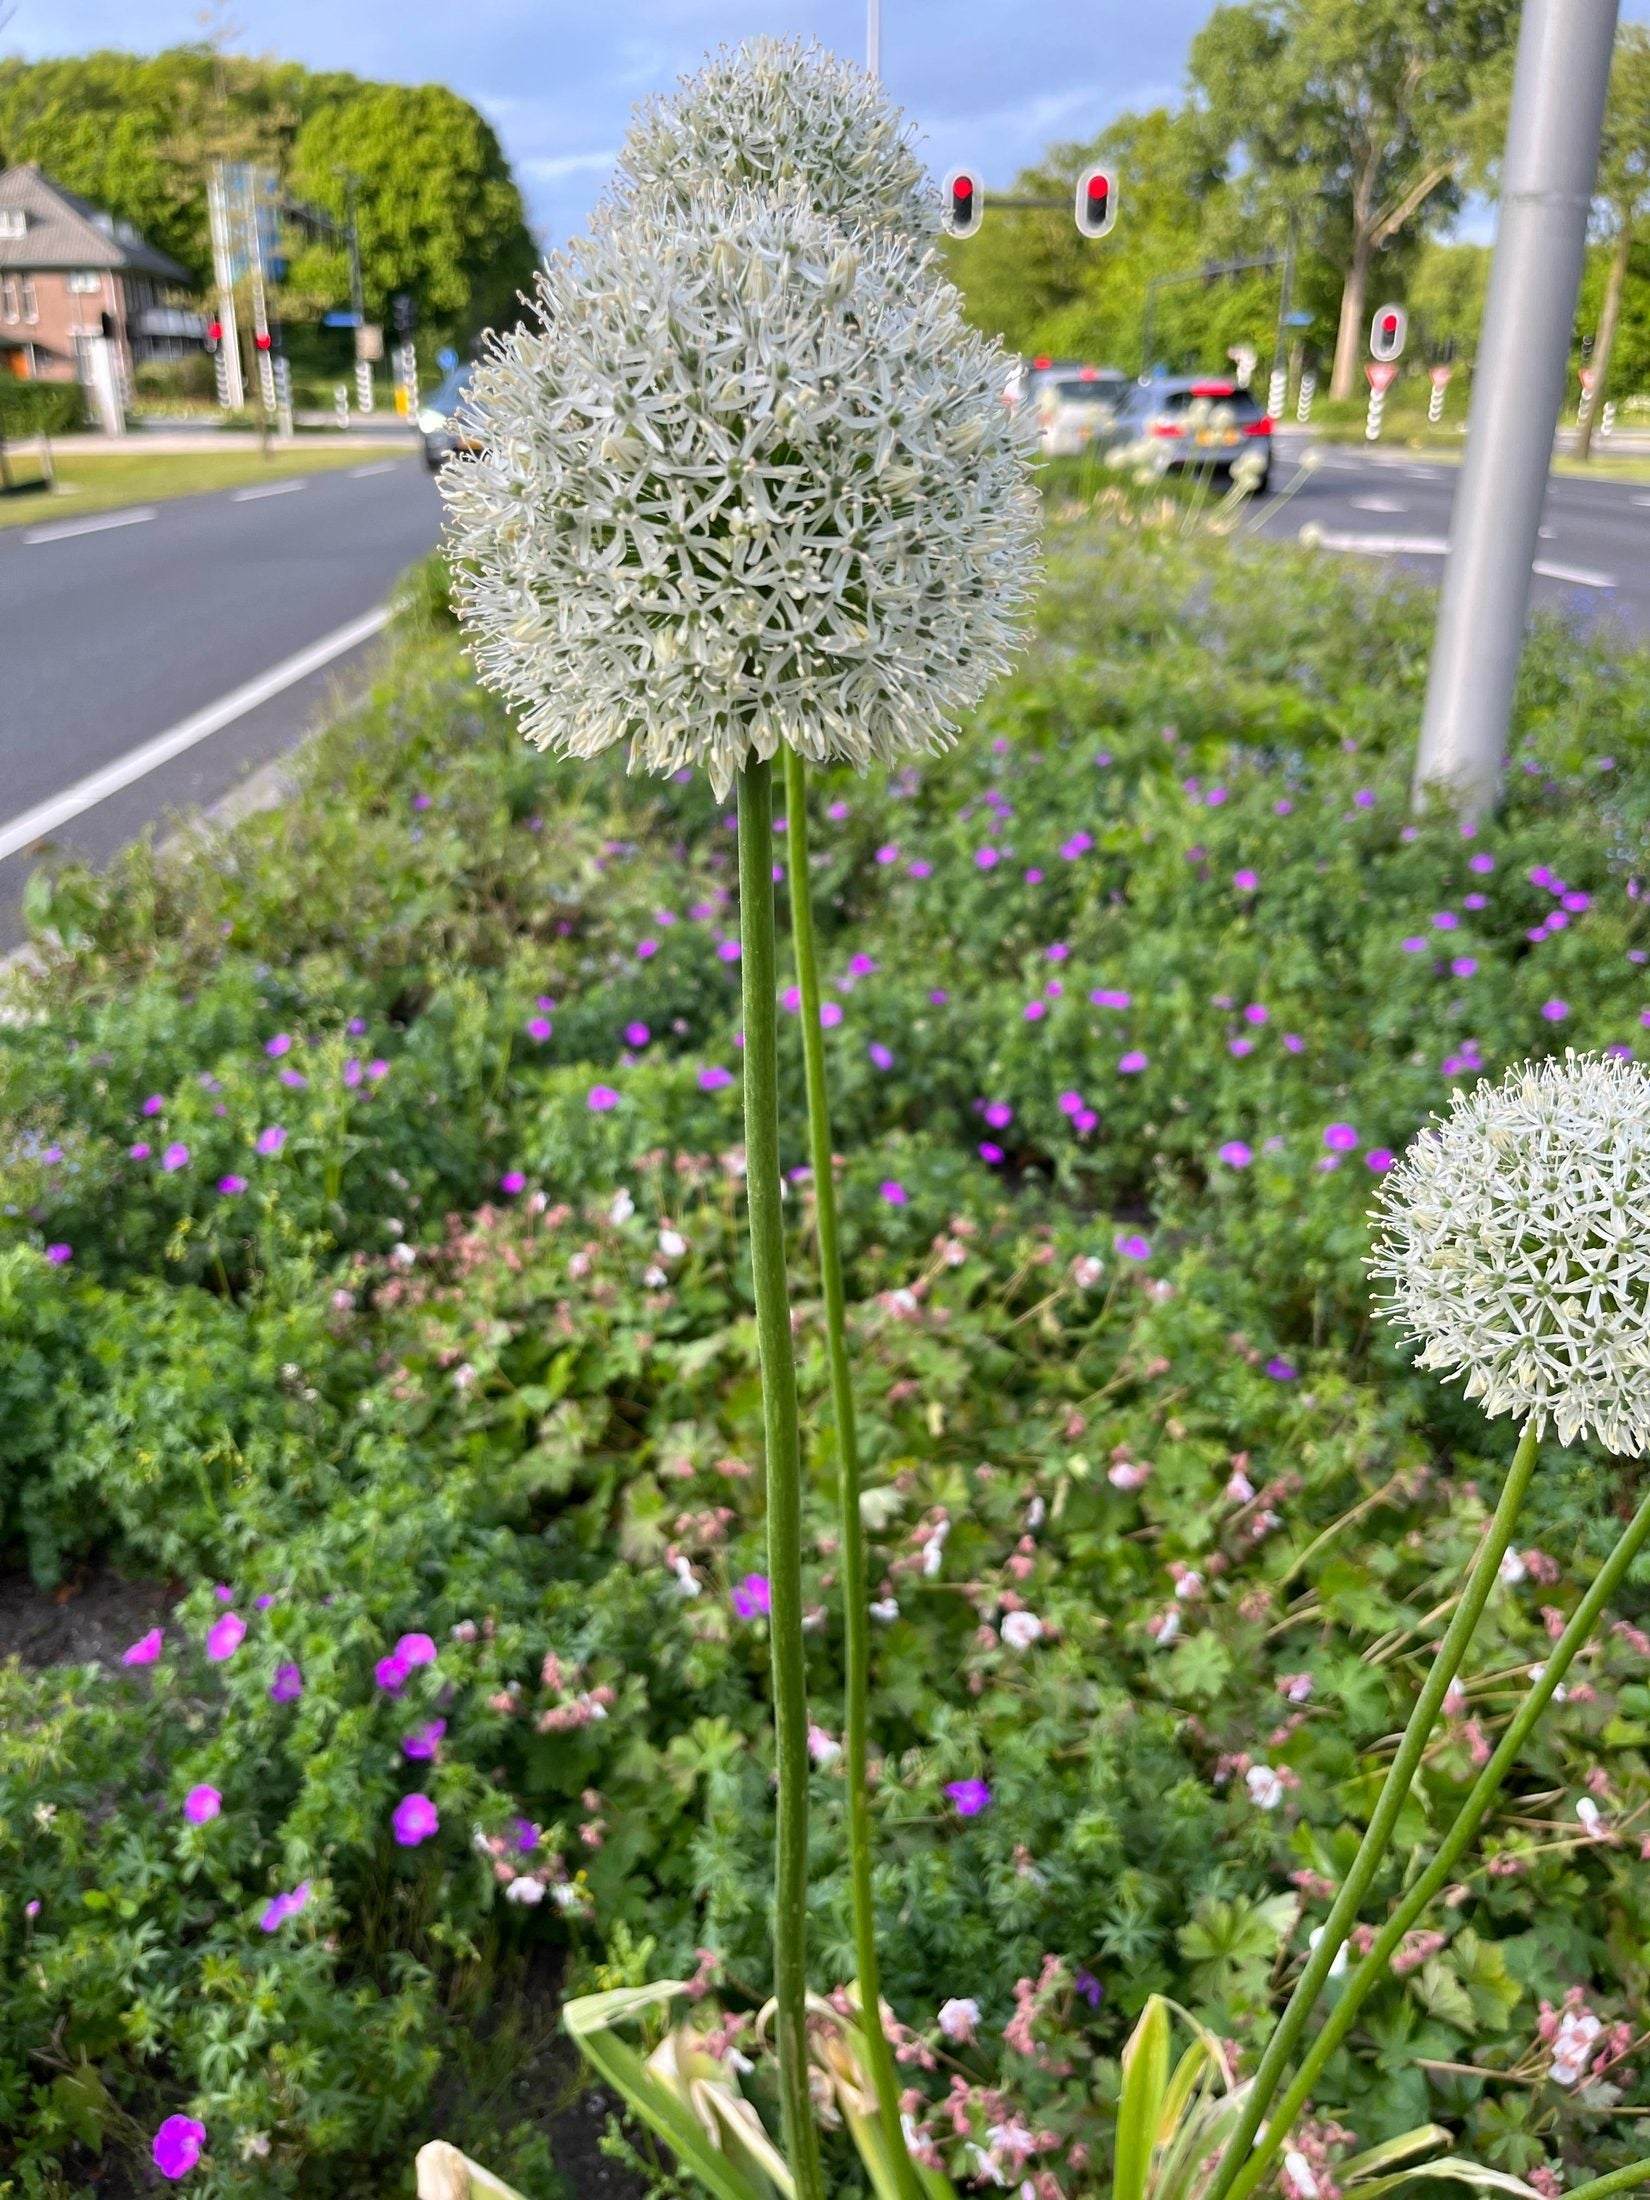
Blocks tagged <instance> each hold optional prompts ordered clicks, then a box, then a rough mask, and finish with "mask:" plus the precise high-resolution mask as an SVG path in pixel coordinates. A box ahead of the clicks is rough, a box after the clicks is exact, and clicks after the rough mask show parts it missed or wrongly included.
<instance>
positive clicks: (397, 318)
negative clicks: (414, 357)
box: [390, 290, 413, 337]
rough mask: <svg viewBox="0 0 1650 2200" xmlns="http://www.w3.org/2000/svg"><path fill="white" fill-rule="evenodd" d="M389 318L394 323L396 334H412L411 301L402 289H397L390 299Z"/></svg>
mask: <svg viewBox="0 0 1650 2200" xmlns="http://www.w3.org/2000/svg"><path fill="white" fill-rule="evenodd" d="M390 318H391V320H392V321H393V322H394V324H395V333H396V335H397V336H400V337H408V336H410V335H411V334H412V332H413V302H412V300H411V299H410V298H409V297H408V296H407V293H406V292H405V291H404V290H398V291H397V292H396V294H395V296H394V297H393V298H392V299H391V300H390Z"/></svg>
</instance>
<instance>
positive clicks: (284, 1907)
mask: <svg viewBox="0 0 1650 2200" xmlns="http://www.w3.org/2000/svg"><path fill="white" fill-rule="evenodd" d="M308 1903H309V1881H308V1880H307V1879H300V1880H299V1882H298V1884H297V1886H295V1887H294V1888H293V1889H292V1891H291V1892H290V1894H278V1895H276V1896H275V1897H274V1898H273V1900H272V1901H271V1902H270V1903H269V1905H268V1907H267V1908H266V1909H265V1911H264V1914H263V1916H262V1917H260V1918H259V1920H258V1930H259V1931H260V1932H261V1933H278V1932H279V1931H280V1929H281V1927H282V1926H283V1925H284V1924H285V1923H286V1921H287V1919H288V1918H289V1917H296V1916H297V1915H298V1912H299V1911H300V1910H302V1909H305V1908H307V1907H308Z"/></svg>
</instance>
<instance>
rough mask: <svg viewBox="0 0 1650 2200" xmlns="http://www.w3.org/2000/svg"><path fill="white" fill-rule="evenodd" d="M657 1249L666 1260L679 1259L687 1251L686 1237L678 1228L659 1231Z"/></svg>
mask: <svg viewBox="0 0 1650 2200" xmlns="http://www.w3.org/2000/svg"><path fill="white" fill-rule="evenodd" d="M659 1251H660V1252H661V1253H662V1254H663V1255H664V1257H665V1259H666V1260H680V1259H681V1257H682V1255H683V1254H684V1253H685V1252H686V1251H687V1239H686V1238H685V1237H683V1235H682V1233H681V1231H680V1230H670V1229H665V1230H661V1231H660V1232H659Z"/></svg>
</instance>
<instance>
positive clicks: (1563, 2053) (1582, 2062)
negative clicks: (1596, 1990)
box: [1547, 2009, 1604, 2085]
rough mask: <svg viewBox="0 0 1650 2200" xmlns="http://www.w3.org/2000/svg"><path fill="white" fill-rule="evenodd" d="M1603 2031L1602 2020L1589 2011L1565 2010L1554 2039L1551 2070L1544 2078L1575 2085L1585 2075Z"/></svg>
mask: <svg viewBox="0 0 1650 2200" xmlns="http://www.w3.org/2000/svg"><path fill="white" fill-rule="evenodd" d="M1603 2030H1604V2024H1603V2020H1602V2019H1601V2018H1599V2017H1596V2016H1594V2014H1593V2012H1592V2010H1590V2009H1568V2010H1566V2011H1565V2013H1564V2015H1563V2017H1562V2018H1561V2019H1560V2021H1559V2027H1558V2031H1557V2032H1556V2033H1555V2035H1554V2037H1553V2060H1552V2067H1551V2068H1550V2069H1549V2071H1548V2073H1547V2075H1548V2077H1550V2078H1551V2079H1552V2081H1553V2083H1554V2085H1576V2084H1579V2083H1580V2081H1581V2079H1582V2078H1583V2077H1584V2076H1585V2075H1586V2070H1587V2058H1588V2057H1589V2056H1590V2055H1591V2053H1592V2051H1593V2043H1594V2041H1595V2040H1596V2039H1597V2038H1598V2036H1599V2034H1600V2033H1601V2032H1602V2031H1603Z"/></svg>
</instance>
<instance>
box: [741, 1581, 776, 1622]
mask: <svg viewBox="0 0 1650 2200" xmlns="http://www.w3.org/2000/svg"><path fill="white" fill-rule="evenodd" d="M772 1607H773V1591H772V1590H771V1589H770V1588H769V1586H768V1577H767V1575H766V1574H747V1575H746V1576H745V1578H744V1580H743V1581H739V1582H735V1584H734V1589H733V1608H734V1610H735V1611H736V1612H737V1613H738V1614H739V1617H740V1618H741V1619H759V1618H761V1616H762V1614H763V1613H765V1612H768V1611H770V1610H771V1609H772Z"/></svg>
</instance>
